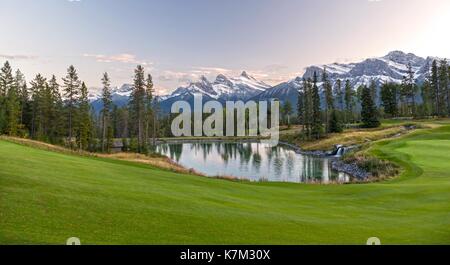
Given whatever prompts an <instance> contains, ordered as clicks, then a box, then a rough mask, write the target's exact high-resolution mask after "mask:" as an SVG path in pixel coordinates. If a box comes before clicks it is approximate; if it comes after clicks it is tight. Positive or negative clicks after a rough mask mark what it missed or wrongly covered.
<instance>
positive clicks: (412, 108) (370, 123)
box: [283, 60, 450, 139]
mask: <svg viewBox="0 0 450 265" xmlns="http://www.w3.org/2000/svg"><path fill="white" fill-rule="evenodd" d="M318 79H319V77H318V76H317V74H316V73H314V76H313V78H312V79H306V80H303V86H302V88H301V89H300V90H299V92H298V106H297V110H298V111H297V113H298V123H299V124H302V125H303V126H304V130H303V134H302V136H303V137H304V138H305V139H320V138H321V137H324V136H325V135H326V134H327V133H339V132H341V131H342V130H343V128H344V127H345V126H354V125H355V124H356V125H357V126H360V127H363V128H374V127H378V126H380V122H379V119H380V118H408V119H418V118H431V117H446V116H450V86H449V82H450V67H449V65H448V64H447V61H446V60H441V61H439V62H438V61H436V60H434V61H433V63H432V65H431V67H429V70H428V71H427V75H426V80H425V81H424V82H423V83H421V84H419V83H417V82H416V80H415V77H414V73H413V71H412V67H411V65H410V64H409V65H408V71H407V74H406V75H405V76H404V77H403V80H402V83H401V84H397V83H392V82H385V83H383V84H382V85H381V87H377V85H376V82H375V81H374V80H372V81H371V82H370V84H369V85H368V86H367V85H361V86H358V87H357V88H356V89H355V88H353V87H352V86H351V84H350V82H349V81H348V80H339V79H338V80H337V81H336V84H331V83H330V81H329V80H328V77H327V74H326V69H324V71H323V74H322V77H321V80H320V81H321V82H322V84H323V97H321V95H320V91H319V88H318V85H317V83H318V82H319V81H318ZM377 102H379V104H377ZM286 105H289V103H286V104H285V105H284V106H283V108H284V109H286ZM289 108H290V106H287V109H289ZM283 113H284V114H285V115H286V114H287V113H288V112H287V111H283ZM284 120H286V119H284Z"/></svg>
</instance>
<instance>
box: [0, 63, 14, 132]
mask: <svg viewBox="0 0 450 265" xmlns="http://www.w3.org/2000/svg"><path fill="white" fill-rule="evenodd" d="M13 86H14V78H13V75H12V69H11V65H10V64H9V62H8V61H6V62H5V64H4V65H3V67H2V68H1V70H0V134H1V133H6V132H7V128H8V118H9V117H8V116H9V115H8V113H7V111H6V110H7V105H8V102H7V97H8V92H9V90H11V89H12V88H13Z"/></svg>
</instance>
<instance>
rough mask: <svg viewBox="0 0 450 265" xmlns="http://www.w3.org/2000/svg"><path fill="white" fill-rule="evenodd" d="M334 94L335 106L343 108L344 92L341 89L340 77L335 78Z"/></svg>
mask: <svg viewBox="0 0 450 265" xmlns="http://www.w3.org/2000/svg"><path fill="white" fill-rule="evenodd" d="M334 94H335V96H336V103H337V104H336V106H335V107H337V109H338V110H343V109H344V93H343V91H342V81H341V79H338V80H336V85H335V88H334Z"/></svg>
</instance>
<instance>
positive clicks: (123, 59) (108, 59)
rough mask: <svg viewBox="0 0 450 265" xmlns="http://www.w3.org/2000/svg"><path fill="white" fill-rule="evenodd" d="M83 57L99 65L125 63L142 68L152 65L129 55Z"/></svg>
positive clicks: (88, 55) (89, 55) (90, 55)
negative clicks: (142, 66) (138, 65)
mask: <svg viewBox="0 0 450 265" xmlns="http://www.w3.org/2000/svg"><path fill="white" fill-rule="evenodd" d="M83 57H89V58H94V59H95V60H96V61H97V62H101V63H113V62H119V63H126V64H141V65H144V66H149V65H152V64H153V63H152V62H147V61H144V60H139V59H137V57H136V55H134V54H129V53H120V54H115V55H103V54H88V53H85V54H83Z"/></svg>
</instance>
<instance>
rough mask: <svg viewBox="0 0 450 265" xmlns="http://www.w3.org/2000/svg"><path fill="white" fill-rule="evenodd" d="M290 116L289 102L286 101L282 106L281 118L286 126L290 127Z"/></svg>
mask: <svg viewBox="0 0 450 265" xmlns="http://www.w3.org/2000/svg"><path fill="white" fill-rule="evenodd" d="M291 114H292V105H291V102H289V100H286V101H285V102H284V104H283V116H284V117H285V119H286V124H287V125H288V126H291V121H290V116H291Z"/></svg>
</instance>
